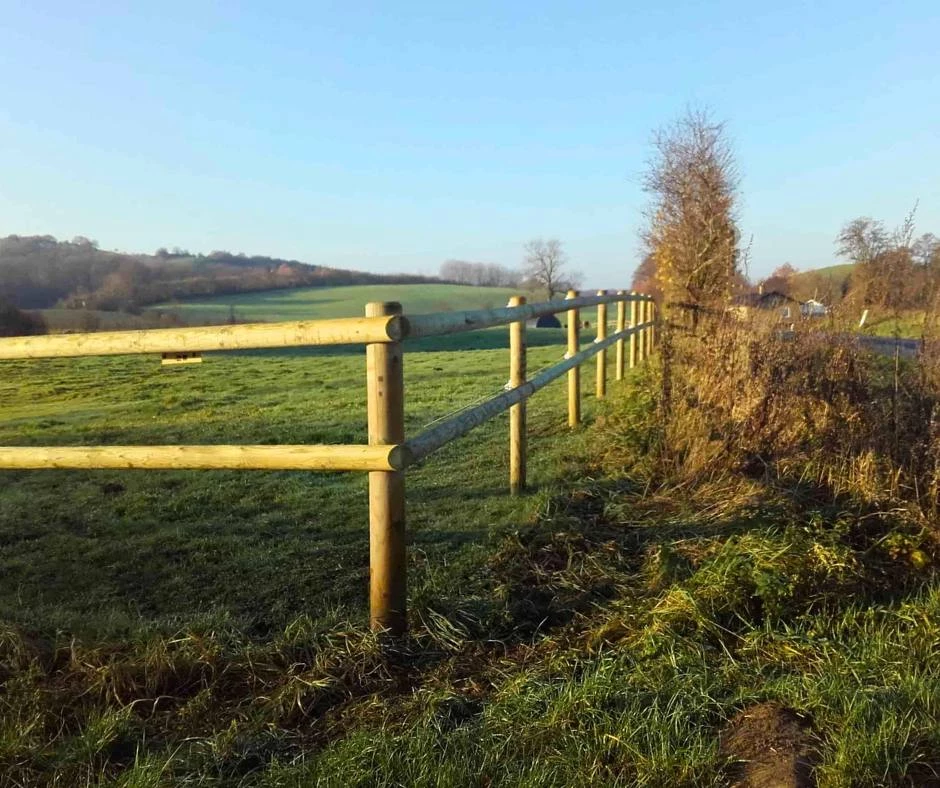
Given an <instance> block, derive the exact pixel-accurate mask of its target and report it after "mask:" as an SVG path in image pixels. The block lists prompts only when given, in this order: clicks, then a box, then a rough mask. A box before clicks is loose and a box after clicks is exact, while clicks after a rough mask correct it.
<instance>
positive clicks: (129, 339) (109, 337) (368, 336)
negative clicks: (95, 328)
mask: <svg viewBox="0 0 940 788" xmlns="http://www.w3.org/2000/svg"><path fill="white" fill-rule="evenodd" d="M405 330H406V329H405V321H404V319H403V318H402V317H401V316H399V315H388V316H383V317H342V318H336V319H333V320H296V321H291V322H286V323H245V324H242V325H232V326H228V325H226V326H200V327H198V328H154V329H147V330H144V331H102V332H101V333H97V334H52V335H49V336H35V337H8V338H5V339H0V359H20V358H54V357H71V356H121V355H126V354H139V353H195V352H200V351H209V350H248V349H256V348H280V347H303V346H307V345H350V344H369V343H373V342H397V341H399V340H400V339H401V338H402V336H403V335H404V332H405Z"/></svg>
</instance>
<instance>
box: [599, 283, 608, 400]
mask: <svg viewBox="0 0 940 788" xmlns="http://www.w3.org/2000/svg"><path fill="white" fill-rule="evenodd" d="M597 294H598V295H599V296H605V295H607V291H606V290H598V291H597ZM602 339H607V304H598V305H597V341H598V342H600V341H601V340H602ZM606 396H607V351H606V350H602V351H600V352H599V353H598V354H597V398H598V399H604V397H606Z"/></svg>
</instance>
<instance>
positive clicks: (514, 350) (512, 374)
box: [509, 296, 527, 495]
mask: <svg viewBox="0 0 940 788" xmlns="http://www.w3.org/2000/svg"><path fill="white" fill-rule="evenodd" d="M524 303H525V297H524V296H513V297H512V298H510V299H509V306H522V305H523V304H524ZM525 376H526V341H525V320H520V321H518V322H516V323H510V324H509V385H510V386H511V387H512V388H519V386H522V385H523V384H525ZM525 422H526V403H525V400H522V401H521V402H518V403H517V404H515V405H513V406H512V407H511V408H510V409H509V491H510V492H511V493H512V494H513V495H518V494H519V493H520V492H522V491H523V490H524V489H525V483H526V451H527V446H526V424H525Z"/></svg>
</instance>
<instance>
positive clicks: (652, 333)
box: [650, 301, 657, 353]
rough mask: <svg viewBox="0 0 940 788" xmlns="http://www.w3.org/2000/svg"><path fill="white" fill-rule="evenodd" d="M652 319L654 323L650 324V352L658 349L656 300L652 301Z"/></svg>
mask: <svg viewBox="0 0 940 788" xmlns="http://www.w3.org/2000/svg"><path fill="white" fill-rule="evenodd" d="M650 320H651V321H652V323H653V325H651V326H650V353H652V352H653V351H654V350H655V349H656V320H657V314H656V301H650Z"/></svg>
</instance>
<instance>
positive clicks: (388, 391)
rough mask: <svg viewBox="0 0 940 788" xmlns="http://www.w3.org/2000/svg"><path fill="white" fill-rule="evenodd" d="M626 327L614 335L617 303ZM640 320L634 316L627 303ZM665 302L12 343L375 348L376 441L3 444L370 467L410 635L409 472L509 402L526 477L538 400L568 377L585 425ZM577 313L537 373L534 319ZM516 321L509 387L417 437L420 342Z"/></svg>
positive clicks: (377, 314) (112, 464) (395, 624)
mask: <svg viewBox="0 0 940 788" xmlns="http://www.w3.org/2000/svg"><path fill="white" fill-rule="evenodd" d="M613 304H615V305H616V308H617V314H616V328H615V330H614V333H612V334H610V335H608V333H607V328H608V314H607V307H608V305H613ZM593 306H596V307H597V321H596V325H597V338H596V339H595V340H594V342H593V343H592V344H591V345H590V346H589V347H587V348H585V349H584V350H582V349H580V347H579V335H580V331H579V329H580V327H581V318H580V310H581V309H584V308H586V307H593ZM628 306H629V309H630V315H629V320H628V318H627V308H628ZM654 311H655V304H654V303H653V301H652V299H651V298H650V297H649V296H646V295H642V294H638V293H626V292H625V291H622V290H621V291H618V292H616V293H609V292H607V291H604V290H602V291H599V292H598V293H597V295H593V296H581V295H579V294H578V292H577V291H574V290H571V291H569V292H568V295H567V298H566V299H565V300H564V301H550V302H545V303H537V304H527V303H526V300H525V299H524V298H522V297H521V296H516V297H514V298H512V299H511V300H510V302H509V306H508V307H505V308H502V309H480V310H472V311H465V312H440V313H435V314H427V315H407V316H406V315H403V314H402V308H401V305H400V304H398V303H394V302H390V303H381V302H377V303H371V304H368V305H367V306H366V313H365V317H360V318H342V319H333V320H309V321H294V322H285V323H265V324H249V325H231V326H210V327H203V328H178V329H176V328H174V329H155V330H147V331H114V332H103V333H96V334H62V335H54V336H30V337H11V338H6V339H0V359H33V358H52V357H69V356H98V355H123V354H133V353H162V354H164V357H167V356H170V357H173V358H180V357H185V356H186V354H192V353H198V352H201V351H213V350H241V349H249V348H284V347H298V346H310V345H345V344H364V345H365V346H366V385H367V393H368V425H369V443H368V445H365V446H363V445H280V446H269V445H263V446H222V445H203V446H68V447H64V446H63V447H33V446H23V447H20V446H16V447H0V469H3V468H7V469H9V468H15V469H36V468H84V469H89V468H149V469H157V468H176V469H181V468H199V469H266V470H308V471H368V472H369V563H370V609H371V621H372V626H373V627H374V628H376V629H381V630H387V631H389V632H391V633H392V634H400V633H402V632H403V631H404V630H405V627H406V610H405V602H406V560H405V470H406V468H408V466H409V465H412V464H414V463H416V462H418V461H420V460H422V459H424V458H425V457H428V456H429V455H431V454H433V453H434V452H435V451H437V450H438V449H440V448H441V447H442V446H444V445H446V444H448V443H450V442H451V441H452V440H454V439H456V438H459V437H461V436H462V435H465V434H466V433H467V432H469V431H470V430H472V429H473V428H474V427H477V426H479V425H481V424H483V423H484V422H486V421H488V420H490V419H492V418H493V417H494V416H496V415H497V414H499V413H502V412H503V411H504V410H507V409H509V411H510V420H509V424H510V426H509V458H510V462H509V466H510V468H509V486H510V490H511V492H512V493H514V494H515V493H518V492H520V491H521V490H523V489H524V488H525V484H526V399H527V398H528V397H530V396H532V394H534V393H535V392H536V391H538V390H539V389H541V388H544V387H545V386H547V385H548V384H549V383H551V382H552V381H553V380H556V379H557V378H559V377H561V376H562V375H564V374H566V373H567V375H568V424H569V426H571V427H574V426H577V425H578V424H579V423H580V421H581V381H580V372H581V370H580V367H581V365H582V364H583V363H584V362H585V361H587V360H588V359H589V358H591V357H592V356H597V376H596V393H597V397H598V398H602V397H604V396H605V394H606V390H607V358H606V354H607V349H608V348H610V347H611V346H616V364H615V376H616V379H617V380H621V379H622V378H623V376H624V370H625V367H626V366H627V365H629V366H630V367H633V366H635V365H637V364H638V363H640V362H641V361H643V360H644V359H645V358H646V357H647V356H648V355H649V354H650V353H651V352H652V349H653V345H654V342H655V316H654ZM559 312H567V321H568V328H567V339H568V347H567V353H566V354H565V358H564V360H563V361H561V362H559V363H558V364H555V365H553V366H551V367H549V368H548V369H545V370H543V371H541V372H539V373H538V374H537V375H535V376H534V377H532V378H528V377H527V375H526V321H527V320H531V319H533V318H538V317H542V316H544V315H551V314H556V313H559ZM499 325H509V375H510V379H509V386H508V388H507V390H506V391H504V392H502V393H500V394H497V395H496V396H494V397H492V398H491V399H489V400H487V401H485V402H483V403H481V404H479V405H476V406H474V407H472V408H469V409H467V410H464V411H462V412H459V413H457V414H456V415H453V416H451V417H449V418H446V419H445V420H444V421H442V422H440V423H438V424H437V425H436V426H434V427H432V428H431V429H429V430H427V431H425V432H423V433H422V434H420V435H417V436H415V437H413V438H406V436H405V419H404V383H403V377H402V372H403V368H402V365H403V355H404V344H403V343H405V342H407V340H409V339H414V338H418V337H433V336H441V335H444V334H453V333H457V332H462V331H474V330H477V329H481V328H489V327H493V326H499Z"/></svg>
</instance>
